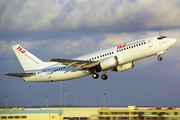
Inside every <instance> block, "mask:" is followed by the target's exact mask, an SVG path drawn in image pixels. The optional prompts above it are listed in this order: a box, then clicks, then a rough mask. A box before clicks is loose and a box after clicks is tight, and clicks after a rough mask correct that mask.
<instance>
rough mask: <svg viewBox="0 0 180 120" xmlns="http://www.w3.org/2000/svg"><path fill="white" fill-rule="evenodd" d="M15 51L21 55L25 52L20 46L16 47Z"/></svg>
mask: <svg viewBox="0 0 180 120" xmlns="http://www.w3.org/2000/svg"><path fill="white" fill-rule="evenodd" d="M17 50H18V51H19V52H21V53H25V52H26V51H25V50H23V49H22V48H21V47H20V46H18V48H17Z"/></svg>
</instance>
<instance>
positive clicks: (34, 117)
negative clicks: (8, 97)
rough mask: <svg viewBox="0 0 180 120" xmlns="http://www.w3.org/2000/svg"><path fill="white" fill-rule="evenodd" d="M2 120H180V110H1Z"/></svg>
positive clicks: (124, 108) (169, 108) (70, 108)
mask: <svg viewBox="0 0 180 120" xmlns="http://www.w3.org/2000/svg"><path fill="white" fill-rule="evenodd" d="M0 120H180V108H174V107H136V106H128V107H66V108H63V107H62V108H8V109H2V108H1V109H0Z"/></svg>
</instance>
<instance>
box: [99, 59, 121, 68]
mask: <svg viewBox="0 0 180 120" xmlns="http://www.w3.org/2000/svg"><path fill="white" fill-rule="evenodd" d="M117 65H118V58H117V56H112V57H109V58H106V59H104V60H102V61H101V62H100V67H101V69H102V70H108V69H111V68H113V67H115V66H117Z"/></svg>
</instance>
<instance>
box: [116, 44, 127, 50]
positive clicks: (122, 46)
mask: <svg viewBox="0 0 180 120" xmlns="http://www.w3.org/2000/svg"><path fill="white" fill-rule="evenodd" d="M124 47H126V44H124V45H119V46H117V49H121V48H124Z"/></svg>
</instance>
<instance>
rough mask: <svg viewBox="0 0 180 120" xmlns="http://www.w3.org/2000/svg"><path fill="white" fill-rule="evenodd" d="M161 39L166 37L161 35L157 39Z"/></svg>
mask: <svg viewBox="0 0 180 120" xmlns="http://www.w3.org/2000/svg"><path fill="white" fill-rule="evenodd" d="M163 38H167V37H166V36H163V35H161V36H159V37H158V38H157V39H159V40H160V39H163Z"/></svg>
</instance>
